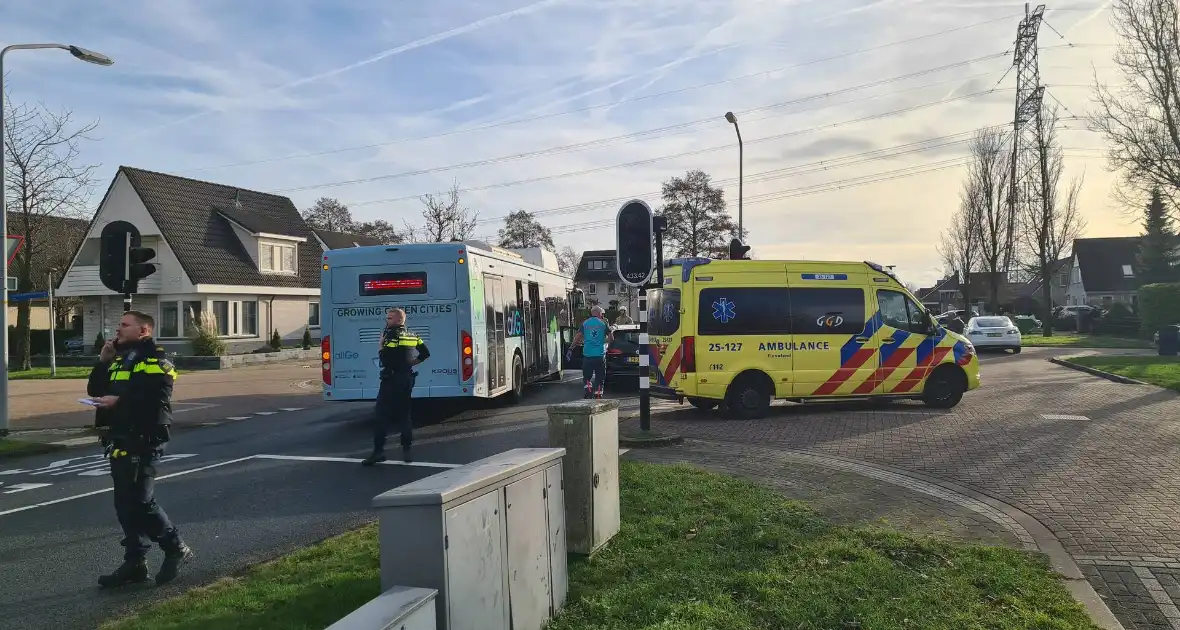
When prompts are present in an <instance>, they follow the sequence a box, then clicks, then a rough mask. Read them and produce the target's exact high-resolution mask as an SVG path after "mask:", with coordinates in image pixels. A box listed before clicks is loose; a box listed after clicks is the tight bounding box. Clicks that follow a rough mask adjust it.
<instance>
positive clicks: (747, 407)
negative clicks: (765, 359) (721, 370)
mask: <svg viewBox="0 0 1180 630" xmlns="http://www.w3.org/2000/svg"><path fill="white" fill-rule="evenodd" d="M773 392H774V390H773V385H772V383H771V382H770V378H769V377H767V376H766V375H765V374H763V373H761V372H747V373H745V374H742V375H740V376H738V377H737V378H736V379H734V381H733V383H730V385H729V390H728V391H726V392H725V407H726V409H728V410H729V412H730V413H732V414H733V415H735V416H737V417H739V418H743V419H753V418H762V417H764V416H765V415H766V413H767V412H768V411H769V410H770V401H771V400H772V398H773Z"/></svg>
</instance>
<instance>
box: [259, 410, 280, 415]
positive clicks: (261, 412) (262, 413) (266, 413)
mask: <svg viewBox="0 0 1180 630" xmlns="http://www.w3.org/2000/svg"><path fill="white" fill-rule="evenodd" d="M276 413H278V412H277V411H255V412H254V415H256V416H273V415H275V414H276Z"/></svg>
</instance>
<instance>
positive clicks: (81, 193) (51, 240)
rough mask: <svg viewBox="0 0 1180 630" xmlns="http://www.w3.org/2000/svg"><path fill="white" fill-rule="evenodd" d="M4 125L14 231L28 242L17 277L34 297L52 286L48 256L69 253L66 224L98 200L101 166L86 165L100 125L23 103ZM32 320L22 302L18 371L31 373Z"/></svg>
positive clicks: (87, 215)
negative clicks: (85, 144) (45, 264)
mask: <svg viewBox="0 0 1180 630" xmlns="http://www.w3.org/2000/svg"><path fill="white" fill-rule="evenodd" d="M8 103H9V104H10V105H12V101H11V100H8ZM3 125H4V144H5V147H6V149H7V150H6V151H5V154H4V157H5V159H6V161H7V162H6V170H5V179H6V180H7V182H6V183H7V185H8V188H7V193H8V195H7V197H8V198H7V200H6V201H7V204H8V225H9V230H10V231H11V232H12V233H14V234H19V235H21V236H23V237H24V239H25V242H24V246H23V247H22V248H21V251H20V252H19V253H18V254H17V256H16V260H15V261H14V262H15V267H16V269H15V271H16V273H15V274H14V275H15V276H16V278H17V283H18V284H17V286H18V290H20V291H29V290H32V289H33V288H34V287H35V286H37V285H38V284H39V283H41V282H44V281H47V280H46V279H43V278H41V277H40V276H41V275H43V274H44V273H47V272H48V269H37V268H36V266H37V265H36V264H35V263H36V262H37V261H48V260H50V258H51V256H47V255H46V252H47V251H51V250H57V249H61V248H64V247H66V243H64V242H61V241H60V240H59V239H58V238H57V237H59V236H60V234H59V232H60V230H59V229H58V228H59V227H60V226H61V222H62V220H63V219H89V218H90V212H89V210H88V209H87V204H89V202H90V199H91V197H92V196H93V195H94V186H95V184H96V183H97V180H96V178H95V177H94V172H95V170H96V169H97V168H98V165H97V164H85V163H83V162H82V160H81V154H82V141H83V140H92V138H90V137H89V136H88V135H87V134H89V133H90V132H91V131H93V130H94V129H95V128H97V127H98V121H97V120H96V121H94V122H91V123H88V124H78V123H76V122H75V121H74V119H73V112H71V111H69V110H64V109H63V110H60V111H57V112H54V111H51V110H50V109H49V108H47V107H45V106H44V105H37V106H30V105H28V104H25V103H21V104H15V105H12V106H11V107H9V108H8V109H6V110H5V117H4V121H3ZM63 268H64V267H63ZM34 273H36V276H37V277H34ZM29 316H30V313H29V302H27V301H25V302H20V303H19V304H18V305H17V311H16V331H17V333H16V339H15V343H14V344H13V345H14V346H15V348H14V350H15V352H14V355H15V356H13V357H12V358H13V359H14V360H13V363H12V369H13V370H27V369H29V367H30V360H29V359H30V355H31V349H32V348H31V345H30V335H29ZM0 334H6V331H0Z"/></svg>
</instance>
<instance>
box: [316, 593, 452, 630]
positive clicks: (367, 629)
mask: <svg viewBox="0 0 1180 630" xmlns="http://www.w3.org/2000/svg"><path fill="white" fill-rule="evenodd" d="M436 595H438V592H437V591H435V590H433V589H429V588H407V587H404V586H395V587H393V588H391V589H389V590H387V591H385V592H384V593H382V594H380V595H378V596H377V597H375V598H373V599H371V600H369V601H368V602H367V603H365V605H364V606H361V607H360V608H357V609H356V610H354V611H352V613H351V614H349V615H348V616H347V617H345V618H343V619H341V620H340V621H337V622H336V623H334V624H332V625H330V626H328V630H437V628H438V619H437V616H436V615H435V612H434V608H435V605H434V598H435V596H436Z"/></svg>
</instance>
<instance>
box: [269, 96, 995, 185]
mask: <svg viewBox="0 0 1180 630" xmlns="http://www.w3.org/2000/svg"><path fill="white" fill-rule="evenodd" d="M998 91H1007V90H1003V89H995V88H993V89H991V90H985V91H982V92H973V93H970V94H962V95H959V96H952V97H949V98H945V99H939V100H937V101H929V102H925V103H921V104H918V105H912V106H910V107H903V108H900V109H895V110H891V111H887V112H882V113H880V114H872V115H869V116H862V117H860V118H854V119H852V120H845V121H841V122H836V123H829V124H826V125H818V126H815V127H809V128H805V129H797V130H794V131H788V132H786V133H779V134H774V135H770V136H765V137H762V138H757V139H754V140H746V141H745V144H746V145H751V144H758V143H762V142H770V141H773V140H781V139H783V138H790V137H795V136H800V135H804V134H807V133H813V132H815V131H820V130H823V129H834V128H836V127H842V126H844V125H851V124H856V123H861V122H868V121H872V120H880V119H882V118H889V117H891V116H897V115H900V114H906V113H911V112H915V111H920V110H922V109H927V108H930V107H935V106H938V105H946V104H949V103H953V102H957V101H963V100H968V99H971V98H977V97H979V96H983V95H986V94H991V93H994V92H998ZM732 149H733V145H732V144H724V145H720V146H714V147H709V148H705V149H696V150H693V151H684V152H681V153H673V154H667V155H662V156H656V157H652V158H647V159H643V160H636V161H633V162H625V163H622V164H611V165H608V166H600V167H596V168H588V169H583V170H579V171H570V172H565V173H556V174H553V175H543V176H539V177H532V178H529V179H521V180H516V181H511V182H500V183H496V184H487V185H484V186H473V187H469V188H460V189H459V190H458V191H459V192H475V191H480V190H491V189H495V188H507V187H511V186H520V185H524V184H532V183H536V182H542V181H551V180H555V179H563V178H566V177H576V176H580V175H589V174H592V173H600V172H604V171H609V170H614V169H619V168H631V167H636V166H645V165H648V164H655V163H657V162H663V161H666V160H672V159H676V158H682V157H690V156H694V155H703V154H706V153H713V152H716V151H726V150H732ZM379 179H381V178H372V179H370V180H365V181H377V180H379ZM350 183H361V182H360V181H353V182H350ZM323 187H325V186H310V187H301V188H298V189H292V190H315V189H319V188H323ZM419 196H420V195H408V196H403V197H390V198H386V199H374V200H370V201H362V202H354V203H351V204H348V205H350V206H362V205H372V204H376V203H389V202H395V201H407V200H410V199H417V198H419Z"/></svg>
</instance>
